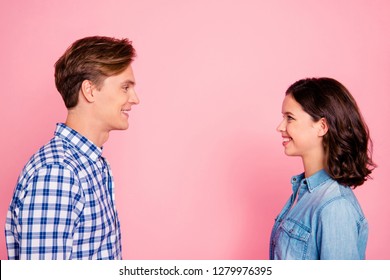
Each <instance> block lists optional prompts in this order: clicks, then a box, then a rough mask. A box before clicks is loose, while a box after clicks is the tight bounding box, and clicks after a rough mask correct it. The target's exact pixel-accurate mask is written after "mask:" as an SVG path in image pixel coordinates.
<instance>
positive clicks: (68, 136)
mask: <svg viewBox="0 0 390 280" xmlns="http://www.w3.org/2000/svg"><path fill="white" fill-rule="evenodd" d="M54 135H55V136H57V137H60V138H62V139H63V140H65V141H67V142H69V143H70V144H71V145H72V146H74V147H75V148H76V149H77V150H79V151H80V153H82V154H83V155H85V156H86V157H88V158H90V159H91V160H92V161H97V160H98V159H99V157H101V155H102V152H103V148H99V147H97V146H96V145H95V144H93V143H92V141H90V140H88V139H87V138H86V137H84V136H82V135H81V134H80V133H78V132H77V131H76V130H73V129H71V128H70V127H69V126H67V125H65V124H63V123H57V127H56V131H55V133H54Z"/></svg>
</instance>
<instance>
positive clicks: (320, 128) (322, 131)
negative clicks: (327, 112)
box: [318, 118, 329, 136]
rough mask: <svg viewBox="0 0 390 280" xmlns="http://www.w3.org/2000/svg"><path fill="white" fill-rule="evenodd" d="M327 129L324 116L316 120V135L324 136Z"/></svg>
mask: <svg viewBox="0 0 390 280" xmlns="http://www.w3.org/2000/svg"><path fill="white" fill-rule="evenodd" d="M328 130H329V127H328V122H327V121H326V119H325V118H321V119H320V120H319V121H318V136H324V135H325V134H326V133H327V132H328Z"/></svg>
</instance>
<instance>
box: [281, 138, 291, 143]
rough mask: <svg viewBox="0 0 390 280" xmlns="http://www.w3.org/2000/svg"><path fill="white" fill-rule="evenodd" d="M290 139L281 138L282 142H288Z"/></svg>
mask: <svg viewBox="0 0 390 280" xmlns="http://www.w3.org/2000/svg"><path fill="white" fill-rule="evenodd" d="M291 140H292V139H291V138H290V137H288V138H283V142H290V141H291Z"/></svg>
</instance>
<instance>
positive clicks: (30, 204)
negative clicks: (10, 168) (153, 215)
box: [5, 123, 122, 260]
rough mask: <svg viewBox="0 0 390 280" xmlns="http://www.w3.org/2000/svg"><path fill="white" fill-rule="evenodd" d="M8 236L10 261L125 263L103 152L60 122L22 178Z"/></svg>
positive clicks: (22, 174)
mask: <svg viewBox="0 0 390 280" xmlns="http://www.w3.org/2000/svg"><path fill="white" fill-rule="evenodd" d="M5 235H6V243H7V251H8V258H9V259H10V260H14V259H121V258H122V255H121V250H122V248H121V233H120V224H119V219H118V214H117V210H116V208H115V197H114V181H113V177H112V172H111V169H110V166H109V164H108V163H107V161H106V160H105V158H104V157H102V148H99V147H97V146H95V145H94V144H93V143H92V142H91V141H89V140H88V139H87V138H85V137H83V136H82V135H80V134H79V133H78V132H76V131H75V130H73V129H71V128H69V127H68V126H66V125H65V124H62V123H59V124H57V127H56V131H55V134H54V138H53V139H51V141H50V142H49V143H48V144H46V145H45V146H43V147H42V148H41V149H40V150H39V151H38V152H37V153H36V154H34V155H33V156H32V158H31V159H30V160H29V162H28V163H27V164H26V166H25V167H24V169H23V171H22V173H21V174H20V176H19V179H18V182H17V185H16V188H15V193H14V196H13V198H12V201H11V204H10V207H9V210H8V213H7V218H6V225H5Z"/></svg>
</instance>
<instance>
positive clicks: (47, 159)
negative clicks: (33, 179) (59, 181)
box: [25, 137, 77, 172]
mask: <svg viewBox="0 0 390 280" xmlns="http://www.w3.org/2000/svg"><path fill="white" fill-rule="evenodd" d="M75 155H76V150H75V148H74V147H73V146H72V145H70V143H69V142H66V141H64V140H63V139H61V138H60V137H53V138H52V139H51V140H50V141H49V142H48V143H47V144H45V145H43V146H42V147H41V148H40V149H39V150H38V151H37V152H36V153H35V154H33V155H32V157H31V158H30V160H29V161H28V162H27V164H26V166H25V171H27V172H28V171H29V170H30V171H31V169H34V170H37V169H41V168H45V167H49V166H62V167H64V168H67V169H70V170H74V169H76V168H77V156H75Z"/></svg>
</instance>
